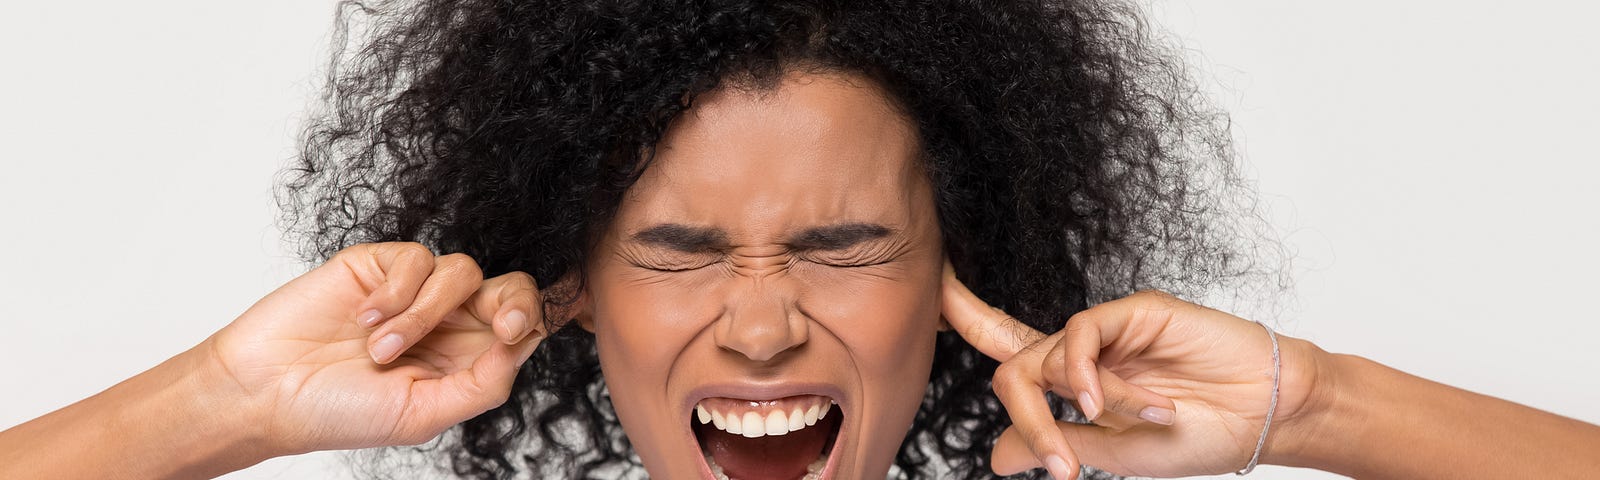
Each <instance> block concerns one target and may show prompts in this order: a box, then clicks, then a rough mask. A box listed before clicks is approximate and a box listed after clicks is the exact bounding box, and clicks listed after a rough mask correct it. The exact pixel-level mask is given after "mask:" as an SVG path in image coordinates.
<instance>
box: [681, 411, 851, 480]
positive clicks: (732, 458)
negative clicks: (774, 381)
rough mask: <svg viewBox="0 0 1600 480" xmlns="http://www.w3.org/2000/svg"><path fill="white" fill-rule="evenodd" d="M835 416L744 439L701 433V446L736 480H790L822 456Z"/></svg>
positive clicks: (712, 431)
mask: <svg viewBox="0 0 1600 480" xmlns="http://www.w3.org/2000/svg"><path fill="white" fill-rule="evenodd" d="M838 418H839V416H838V415H835V416H833V417H831V418H826V419H823V420H822V421H821V422H817V424H816V425H812V426H810V427H806V428H803V429H800V430H799V431H794V432H789V433H788V434H786V435H775V436H774V435H768V436H764V437H757V438H746V437H744V436H742V435H734V434H731V433H728V432H724V431H722V430H718V429H715V428H707V429H704V430H702V431H701V432H700V440H701V444H702V445H703V446H704V447H705V449H706V451H707V452H709V453H710V454H711V458H713V459H715V460H716V461H717V465H720V466H722V472H723V473H726V474H727V475H728V477H730V478H737V479H739V480H792V479H796V478H800V477H801V476H804V475H805V474H806V466H807V465H810V464H811V462H813V461H815V460H816V459H817V457H820V456H822V448H823V446H825V445H826V444H827V442H828V434H829V433H832V431H833V428H831V427H832V426H833V425H832V424H833V422H835V421H837V420H838Z"/></svg>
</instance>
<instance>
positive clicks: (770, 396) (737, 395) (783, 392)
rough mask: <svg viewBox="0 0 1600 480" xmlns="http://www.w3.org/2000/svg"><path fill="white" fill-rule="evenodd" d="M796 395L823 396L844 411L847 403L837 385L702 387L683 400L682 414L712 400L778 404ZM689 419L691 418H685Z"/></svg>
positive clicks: (746, 383) (735, 384)
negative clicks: (702, 401)
mask: <svg viewBox="0 0 1600 480" xmlns="http://www.w3.org/2000/svg"><path fill="white" fill-rule="evenodd" d="M796 395H821V396H825V397H828V398H831V399H833V401H834V403H837V404H839V406H840V408H841V409H842V408H843V407H844V406H845V405H846V404H847V403H848V402H847V400H848V399H846V398H844V390H843V389H841V388H839V387H838V386H837V385H834V384H831V383H822V382H769V383H754V382H744V383H716V384H708V385H701V386H699V387H695V389H694V390H690V391H689V395H688V396H687V397H684V405H683V408H680V409H679V411H683V412H687V411H690V410H691V409H693V408H694V406H695V405H697V404H699V403H700V401H701V400H705V399H707V398H711V397H722V398H731V399H739V400H754V401H762V400H777V399H780V398H786V397H793V396H796ZM686 418H688V417H686Z"/></svg>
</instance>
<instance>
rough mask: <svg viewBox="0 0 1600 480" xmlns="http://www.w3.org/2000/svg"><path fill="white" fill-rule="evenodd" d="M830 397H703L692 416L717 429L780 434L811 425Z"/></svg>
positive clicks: (755, 434) (823, 412) (752, 434)
mask: <svg viewBox="0 0 1600 480" xmlns="http://www.w3.org/2000/svg"><path fill="white" fill-rule="evenodd" d="M832 406H833V401H832V400H829V399H828V398H827V397H821V396H816V395H805V396H799V397H789V398H785V399H781V400H774V401H761V402H752V401H747V400H734V399H728V398H707V399H705V400H701V401H700V403H698V404H695V406H694V412H695V416H696V417H697V418H698V419H699V420H700V423H702V424H706V423H709V424H712V425H714V426H716V427H717V429H718V430H722V431H724V432H728V433H732V434H735V435H744V436H746V437H750V438H755V437H760V436H765V435H784V434H787V433H789V432H793V431H796V430H800V429H803V428H806V427H809V426H811V425H815V424H816V423H817V420H820V419H822V418H825V417H827V416H828V410H829V409H830V408H832Z"/></svg>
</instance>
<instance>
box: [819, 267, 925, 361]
mask: <svg viewBox="0 0 1600 480" xmlns="http://www.w3.org/2000/svg"><path fill="white" fill-rule="evenodd" d="M924 278H925V277H924ZM937 278H938V277H933V281H932V282H929V281H926V280H922V279H910V280H907V279H896V280H888V279H882V278H872V277H865V276H858V277H853V278H852V277H850V276H849V275H848V274H840V275H832V276H818V278H816V279H815V281H811V282H807V283H808V285H807V288H806V289H805V292H806V294H805V295H804V296H803V297H802V300H801V307H802V308H804V309H805V310H806V311H807V312H810V313H811V314H812V317H813V318H814V319H815V320H816V321H817V323H818V324H820V326H821V327H822V328H826V329H827V330H828V331H829V332H831V333H832V334H833V335H835V336H837V337H838V338H839V340H840V341H841V342H842V343H844V347H845V348H846V349H847V350H848V351H849V353H850V355H851V357H852V358H854V359H855V362H856V363H857V367H858V368H860V369H861V370H862V374H863V377H864V378H863V380H865V381H867V382H869V383H870V382H875V381H889V382H895V381H899V380H908V381H909V383H913V384H914V383H919V382H925V380H926V377H925V376H924V377H922V378H917V377H915V376H907V375H906V373H907V370H905V369H906V368H907V367H912V368H916V367H918V365H917V364H919V363H931V359H932V358H933V342H934V337H935V334H936V332H937V329H938V320H939V304H938V280H937ZM922 368H926V367H925V366H923V367H922Z"/></svg>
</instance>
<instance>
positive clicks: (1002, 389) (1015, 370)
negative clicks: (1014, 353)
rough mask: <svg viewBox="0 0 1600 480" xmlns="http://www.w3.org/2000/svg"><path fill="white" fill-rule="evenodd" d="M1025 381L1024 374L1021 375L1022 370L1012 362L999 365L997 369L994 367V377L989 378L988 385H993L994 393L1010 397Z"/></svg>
mask: <svg viewBox="0 0 1600 480" xmlns="http://www.w3.org/2000/svg"><path fill="white" fill-rule="evenodd" d="M1026 380H1027V379H1026V374H1024V373H1023V371H1022V368H1020V367H1018V366H1017V364H1016V363H1014V362H1006V363H1002V364H1000V366H999V367H995V369H994V376H993V377H991V378H990V381H989V383H990V384H991V385H993V387H994V390H995V393H997V394H1000V395H1010V394H1011V393H1013V392H1016V391H1017V388H1018V387H1020V386H1021V385H1022V382H1024V381H1026Z"/></svg>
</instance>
